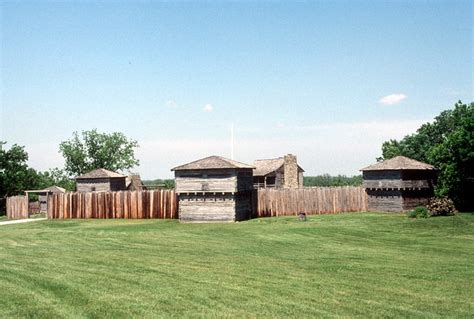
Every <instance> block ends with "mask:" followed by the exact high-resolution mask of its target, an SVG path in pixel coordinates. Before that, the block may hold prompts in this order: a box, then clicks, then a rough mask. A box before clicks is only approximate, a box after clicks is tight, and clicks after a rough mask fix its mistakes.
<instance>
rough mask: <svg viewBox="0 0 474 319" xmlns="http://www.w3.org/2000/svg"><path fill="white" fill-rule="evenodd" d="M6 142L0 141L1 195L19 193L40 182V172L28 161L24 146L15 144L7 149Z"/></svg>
mask: <svg viewBox="0 0 474 319" xmlns="http://www.w3.org/2000/svg"><path fill="white" fill-rule="evenodd" d="M5 144H6V142H2V141H0V197H6V196H12V195H18V194H20V193H22V192H23V191H25V190H27V189H30V188H34V187H36V186H37V184H38V174H37V173H36V171H35V170H34V169H32V168H29V167H28V165H27V163H26V162H27V161H28V153H27V152H26V151H25V148H24V146H19V145H17V144H14V145H12V146H11V147H10V149H9V150H5V149H4V147H3V146H4V145H5Z"/></svg>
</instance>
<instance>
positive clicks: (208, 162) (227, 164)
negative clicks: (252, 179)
mask: <svg viewBox="0 0 474 319" xmlns="http://www.w3.org/2000/svg"><path fill="white" fill-rule="evenodd" d="M223 168H250V169H252V168H254V167H253V166H251V165H248V164H244V163H241V162H237V161H234V160H231V159H228V158H225V157H222V156H216V155H213V156H209V157H205V158H202V159H199V160H197V161H194V162H190V163H187V164H184V165H180V166H176V167H174V168H172V169H171V170H172V171H182V170H200V169H223Z"/></svg>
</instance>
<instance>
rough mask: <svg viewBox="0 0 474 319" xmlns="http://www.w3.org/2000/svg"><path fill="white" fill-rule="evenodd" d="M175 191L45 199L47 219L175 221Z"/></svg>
mask: <svg viewBox="0 0 474 319" xmlns="http://www.w3.org/2000/svg"><path fill="white" fill-rule="evenodd" d="M177 203H178V201H177V198H176V193H175V191H174V190H154V191H131V192H130V191H120V192H96V193H57V194H51V195H50V196H48V218H52V219H68V218H99V219H107V218H126V219H147V218H161V219H175V218H178V213H177V212H178V207H177V206H178V205H177Z"/></svg>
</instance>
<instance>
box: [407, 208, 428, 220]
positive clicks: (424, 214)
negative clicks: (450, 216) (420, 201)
mask: <svg viewBox="0 0 474 319" xmlns="http://www.w3.org/2000/svg"><path fill="white" fill-rule="evenodd" d="M407 216H408V217H410V218H428V217H430V212H429V211H428V208H426V207H424V206H418V207H416V208H415V209H413V210H411V211H409V212H408V213H407Z"/></svg>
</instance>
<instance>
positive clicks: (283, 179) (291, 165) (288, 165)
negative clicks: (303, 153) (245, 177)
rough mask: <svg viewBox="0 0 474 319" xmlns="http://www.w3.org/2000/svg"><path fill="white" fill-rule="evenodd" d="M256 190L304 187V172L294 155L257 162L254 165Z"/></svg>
mask: <svg viewBox="0 0 474 319" xmlns="http://www.w3.org/2000/svg"><path fill="white" fill-rule="evenodd" d="M253 166H254V167H255V169H254V170H253V184H254V187H255V188H271V187H274V188H299V187H303V173H304V170H303V169H302V168H301V166H299V165H298V162H297V160H296V156H295V155H292V154H288V155H285V156H284V157H278V158H273V159H262V160H256V161H255V162H254V163H253Z"/></svg>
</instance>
